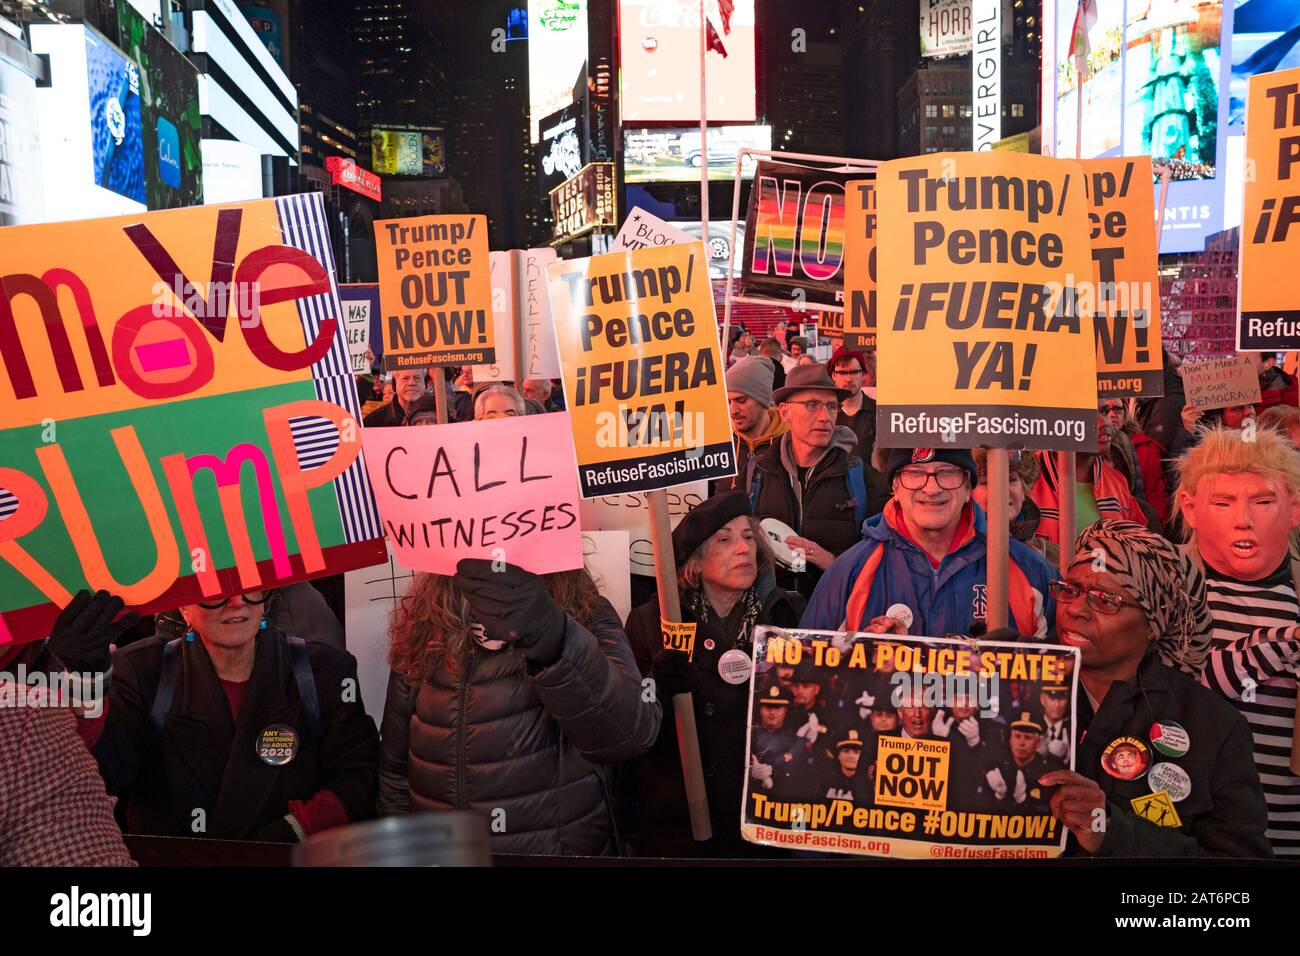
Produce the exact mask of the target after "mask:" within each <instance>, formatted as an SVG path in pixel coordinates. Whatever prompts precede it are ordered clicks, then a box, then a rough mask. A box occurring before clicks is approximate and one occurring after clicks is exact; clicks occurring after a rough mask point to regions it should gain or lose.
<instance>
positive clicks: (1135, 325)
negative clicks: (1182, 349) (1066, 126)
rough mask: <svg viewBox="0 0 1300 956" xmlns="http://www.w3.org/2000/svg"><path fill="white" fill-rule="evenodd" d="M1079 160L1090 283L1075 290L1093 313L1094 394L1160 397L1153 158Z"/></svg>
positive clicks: (1161, 376) (1161, 359)
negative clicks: (1089, 248)
mask: <svg viewBox="0 0 1300 956" xmlns="http://www.w3.org/2000/svg"><path fill="white" fill-rule="evenodd" d="M1079 165H1080V166H1082V167H1083V172H1084V176H1085V178H1084V181H1083V182H1084V186H1085V188H1086V191H1087V194H1088V225H1089V238H1090V239H1091V240H1092V282H1091V284H1089V285H1084V286H1082V287H1081V288H1080V290H1079V299H1080V301H1079V310H1080V311H1081V312H1091V313H1092V320H1093V329H1094V331H1095V334H1096V336H1097V393H1098V396H1099V397H1100V398H1102V399H1107V398H1159V397H1160V396H1161V395H1163V394H1164V393H1165V384H1164V383H1165V376H1164V355H1163V352H1162V350H1161V340H1160V278H1159V276H1158V275H1157V273H1156V270H1157V268H1158V266H1159V262H1158V259H1157V256H1156V242H1157V238H1156V224H1155V219H1154V218H1153V217H1152V215H1151V210H1152V208H1153V206H1154V204H1155V194H1154V189H1153V187H1152V184H1151V183H1152V180H1151V175H1152V174H1151V157H1150V156H1116V157H1112V158H1110V159H1089V160H1084V161H1083V162H1081V163H1080V164H1079Z"/></svg>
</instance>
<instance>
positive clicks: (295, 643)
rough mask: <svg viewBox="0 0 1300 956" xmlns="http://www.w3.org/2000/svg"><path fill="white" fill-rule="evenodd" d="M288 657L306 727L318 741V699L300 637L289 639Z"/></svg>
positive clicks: (309, 662) (305, 651)
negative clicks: (304, 715)
mask: <svg viewBox="0 0 1300 956" xmlns="http://www.w3.org/2000/svg"><path fill="white" fill-rule="evenodd" d="M287 640H288V641H289V657H290V658H291V659H292V660H293V679H294V680H295V681H296V682H297V684H298V700H299V702H300V703H301V704H302V709H303V711H304V712H305V713H306V716H307V726H309V727H310V728H311V732H312V735H313V736H315V737H316V738H317V739H320V698H318V697H317V696H316V678H315V677H313V676H312V672H311V660H310V658H309V657H308V656H307V642H306V641H304V640H303V639H302V638H301V637H289V638H287Z"/></svg>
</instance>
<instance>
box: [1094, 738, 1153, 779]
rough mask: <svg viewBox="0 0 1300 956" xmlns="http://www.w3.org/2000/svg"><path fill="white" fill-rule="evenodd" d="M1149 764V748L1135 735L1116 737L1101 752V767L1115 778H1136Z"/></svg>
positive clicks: (1144, 771)
mask: <svg viewBox="0 0 1300 956" xmlns="http://www.w3.org/2000/svg"><path fill="white" fill-rule="evenodd" d="M1150 766H1151V750H1150V748H1148V747H1147V745H1146V744H1145V743H1143V742H1142V741H1141V740H1139V739H1138V738H1136V737H1116V738H1115V739H1114V740H1112V741H1111V742H1110V743H1108V744H1107V745H1106V749H1105V750H1103V751H1102V752H1101V769H1102V770H1105V771H1106V772H1107V773H1108V774H1110V775H1111V776H1112V777H1114V778H1115V779H1117V780H1136V779H1137V778H1138V777H1140V776H1142V775H1143V774H1144V773H1146V772H1147V769H1148V768H1149V767H1150Z"/></svg>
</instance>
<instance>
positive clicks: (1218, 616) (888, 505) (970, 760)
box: [0, 329, 1300, 864]
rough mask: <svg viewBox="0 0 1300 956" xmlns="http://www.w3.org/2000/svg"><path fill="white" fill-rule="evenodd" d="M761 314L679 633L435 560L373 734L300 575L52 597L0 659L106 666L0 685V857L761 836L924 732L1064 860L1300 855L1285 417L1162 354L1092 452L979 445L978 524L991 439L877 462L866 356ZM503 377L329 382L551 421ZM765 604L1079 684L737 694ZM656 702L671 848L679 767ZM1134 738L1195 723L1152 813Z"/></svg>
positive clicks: (648, 617)
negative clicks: (143, 601)
mask: <svg viewBox="0 0 1300 956" xmlns="http://www.w3.org/2000/svg"><path fill="white" fill-rule="evenodd" d="M783 331H785V333H786V334H785V335H784V336H783V338H784V344H783V342H782V340H781V339H778V338H777V337H769V338H766V339H763V340H761V342H757V343H756V341H755V337H754V336H753V335H751V334H750V333H749V332H747V331H745V330H743V329H739V330H736V334H734V335H733V337H732V338H731V340H730V341H728V342H726V343H724V347H725V350H726V355H727V370H726V390H727V398H728V402H729V409H730V416H731V423H732V428H733V433H734V442H735V451H736V461H737V473H736V475H735V476H734V477H732V478H727V479H721V480H718V481H716V482H714V483H713V486H712V487H711V489H710V492H711V496H710V497H709V498H708V499H707V500H705V501H704V502H703V503H702V504H701V505H699V506H698V507H696V508H695V509H694V510H693V511H691V512H690V513H688V514H687V515H686V516H685V517H684V518H683V519H682V520H681V521H680V523H679V524H678V525H677V527H676V529H675V530H674V532H673V538H672V548H673V552H674V557H675V559H676V566H677V571H678V580H677V588H678V595H677V597H678V600H679V602H680V606H681V614H682V619H683V621H686V622H690V623H693V624H695V625H696V628H697V638H696V645H695V647H696V650H695V652H694V654H693V655H692V656H689V657H688V656H687V655H686V654H685V653H682V652H680V651H674V650H665V649H664V646H663V641H662V637H661V628H660V610H659V603H658V600H657V598H656V599H652V600H651V601H649V602H648V603H645V604H642V605H640V606H638V607H635V608H634V609H633V610H632V612H631V615H630V616H629V617H628V619H627V620H626V621H623V620H620V618H619V615H618V613H617V612H616V611H615V610H614V608H613V607H612V606H611V604H610V603H609V601H607V600H606V599H605V598H604V597H603V596H602V595H601V594H600V592H599V591H598V589H597V587H596V585H595V583H594V582H593V579H592V578H591V576H590V575H588V573H587V572H586V571H584V570H576V571H569V572H563V573H559V574H549V575H536V574H533V573H530V572H528V571H526V570H524V569H522V568H519V567H515V566H514V565H510V564H506V565H505V566H504V567H496V566H494V564H493V562H488V561H481V560H474V559H465V560H462V561H460V563H459V565H458V568H457V573H456V574H455V575H453V576H438V575H429V574H420V575H417V576H416V578H415V581H414V583H413V584H412V586H411V588H410V590H409V592H408V593H407V594H406V595H405V596H404V597H403V598H402V599H400V601H399V602H398V604H397V607H396V610H395V611H394V613H393V615H392V619H391V622H390V633H389V635H388V636H389V638H390V646H389V652H388V663H389V665H390V670H391V674H390V679H389V684H388V688H387V697H386V700H385V704H384V711H383V719H382V722H381V726H380V727H376V726H375V723H374V721H373V720H372V719H371V718H370V717H369V716H367V714H366V711H365V709H364V706H363V702H362V700H361V697H360V689H359V686H358V680H357V669H356V661H355V659H354V658H353V657H352V655H351V654H349V653H348V651H347V650H346V637H347V635H345V634H344V633H343V629H342V628H341V626H340V621H339V620H338V615H339V612H340V608H338V607H337V606H334V607H333V608H332V609H331V606H330V604H329V603H328V602H327V601H326V597H325V596H326V595H328V594H329V593H330V592H329V589H328V588H326V587H319V588H317V587H313V586H312V585H311V584H305V585H295V586H293V587H291V588H285V589H281V590H279V591H269V590H253V591H248V592H246V593H243V594H237V595H233V596H231V597H229V598H225V599H221V600H214V601H211V602H206V603H199V604H194V605H189V606H186V607H181V608H178V609H177V610H176V611H175V612H173V613H171V614H164V615H158V616H157V617H156V619H154V620H153V621H144V622H141V621H138V619H137V617H136V616H135V615H133V614H123V613H122V611H123V604H122V601H121V599H120V598H118V597H116V596H113V595H110V594H107V593H104V592H99V593H97V594H90V593H88V592H82V593H80V594H78V595H76V596H75V597H74V598H73V599H72V601H71V603H69V604H68V605H67V607H66V608H65V609H64V611H63V612H62V614H61V615H60V617H59V618H58V621H57V622H56V624H55V626H54V628H53V631H52V633H51V635H50V637H49V638H48V640H46V641H44V642H38V643H36V644H32V645H25V646H22V647H19V648H17V649H15V650H11V651H8V652H4V651H3V650H0V670H12V669H13V667H14V666H15V665H16V664H18V663H22V664H23V665H24V666H25V667H27V669H28V670H29V671H31V672H36V671H39V670H44V671H46V672H60V671H62V672H67V673H68V674H72V675H89V674H99V675H103V676H104V678H105V679H106V681H107V687H108V697H107V701H106V702H105V703H104V704H103V706H102V707H100V708H99V709H98V711H97V712H96V711H91V710H88V709H86V708H85V707H77V706H69V707H65V708H46V709H44V710H42V709H40V708H26V709H15V708H5V707H0V766H3V767H4V771H3V773H4V778H3V779H6V780H10V781H17V783H11V784H9V786H10V787H16V788H17V790H16V792H15V793H10V792H8V790H5V789H0V863H93V864H128V863H129V856H128V855H127V854H126V852H125V849H124V847H123V845H122V841H121V837H120V834H119V829H120V831H121V832H125V833H128V834H131V833H138V834H156V835H168V836H185V837H213V838H224V839H236V840H257V841H270V842H279V843H295V842H299V841H301V840H303V839H305V838H306V837H307V836H309V835H310V834H312V833H316V832H320V831H322V830H327V829H330V828H333V827H337V826H340V825H343V824H346V823H349V822H353V821H358V820H363V819H366V818H369V817H373V816H376V815H390V814H406V813H414V812H421V811H439V810H448V809H459V810H469V811H472V812H474V813H476V814H479V815H481V816H482V817H483V818H484V820H485V821H486V822H487V823H488V824H489V829H490V832H491V841H492V846H493V848H494V850H496V851H497V852H502V853H534V854H554V855H569V854H572V855H586V854H608V853H635V854H642V855H647V856H649V855H661V856H689V855H709V856H722V857H731V856H760V855H770V854H779V853H780V852H781V851H777V850H773V849H770V848H766V847H759V846H755V845H753V844H750V843H745V842H743V841H742V840H741V839H740V799H739V798H740V797H741V795H742V793H743V791H744V786H745V784H744V781H745V778H746V774H747V773H748V776H749V779H750V781H751V786H754V787H759V788H764V789H765V790H766V791H769V792H772V793H780V792H781V791H782V789H783V788H788V787H791V786H793V785H794V784H793V781H794V780H795V778H796V777H797V778H798V779H799V780H802V781H807V780H814V781H816V783H815V786H814V790H815V791H816V793H814V794H813V796H817V795H819V794H820V795H821V796H824V797H826V798H827V799H831V798H834V799H847V800H850V801H853V802H854V803H863V804H865V803H868V802H870V799H871V796H870V793H871V788H870V780H871V778H872V774H873V773H874V766H875V756H874V754H875V751H874V747H875V742H876V740H877V739H878V737H879V736H880V735H881V734H883V733H899V734H902V735H904V736H912V737H943V738H946V739H948V740H950V741H952V742H953V744H954V746H955V747H957V749H958V751H959V752H960V753H959V756H960V759H956V758H955V759H954V769H953V772H954V773H955V774H958V775H960V776H963V777H965V778H967V780H968V782H969V785H963V787H962V792H963V794H964V795H965V796H964V799H967V800H968V801H970V808H971V809H997V808H998V807H1004V806H1005V807H1010V808H1013V809H1012V812H1030V811H1037V812H1043V813H1050V814H1052V815H1053V816H1055V817H1056V818H1058V819H1059V820H1060V821H1061V823H1062V826H1063V827H1064V828H1065V829H1066V830H1068V832H1069V833H1070V834H1071V837H1070V844H1069V852H1071V853H1077V854H1081V855H1097V856H1112V857H1116V856H1117V857H1163V856H1197V855H1210V856H1235V857H1247V858H1266V857H1270V856H1274V855H1276V856H1279V857H1287V856H1291V857H1300V812H1298V811H1300V777H1297V776H1295V775H1294V774H1292V773H1291V770H1290V760H1291V735H1292V728H1293V726H1294V721H1295V709H1296V672H1297V668H1300V636H1298V633H1297V627H1298V625H1300V597H1298V594H1300V550H1298V549H1297V547H1296V542H1297V538H1298V535H1297V528H1300V452H1298V451H1297V450H1296V449H1297V440H1298V439H1300V409H1297V408H1295V407H1294V406H1290V405H1285V404H1277V403H1276V402H1275V403H1274V407H1270V408H1268V409H1267V410H1261V411H1260V413H1259V414H1256V412H1257V410H1256V409H1255V408H1254V407H1252V406H1242V407H1233V408H1225V409H1217V410H1211V411H1209V412H1201V411H1198V410H1196V409H1193V408H1191V407H1190V406H1187V405H1186V403H1185V400H1184V397H1183V391H1182V386H1181V381H1180V379H1179V377H1178V375H1177V369H1176V366H1177V361H1176V359H1174V357H1173V356H1171V355H1169V354H1168V353H1166V369H1165V383H1164V384H1165V389H1164V395H1163V397H1161V398H1158V399H1144V400H1141V401H1124V400H1116V399H1108V400H1102V401H1100V402H1099V404H1098V408H1097V424H1098V434H1099V440H1098V446H1099V447H1098V451H1097V452H1096V453H1095V454H1094V453H1089V454H1078V455H1077V456H1076V467H1075V469H1074V474H1073V475H1065V474H1062V472H1061V470H1060V468H1059V458H1058V457H1057V456H1056V455H1054V454H1049V453H1043V452H1038V453H1035V452H1032V451H1019V450H1012V451H1011V453H1010V465H1011V467H1010V481H1009V484H1008V494H1009V514H1010V516H1011V521H1010V526H1009V527H1008V528H990V527H989V519H988V514H987V513H986V511H985V507H986V505H987V502H988V495H989V493H990V490H989V487H988V480H987V452H985V451H984V450H979V449H977V450H976V451H975V452H974V453H973V454H972V453H971V452H970V451H967V450H964V449H956V448H891V449H883V448H878V447H877V442H876V438H877V436H876V431H875V429H876V415H875V411H876V401H875V371H876V366H875V357H874V355H872V354H870V353H867V352H862V351H856V350H852V349H846V348H837V349H836V350H835V351H834V352H833V353H832V354H831V355H830V356H829V358H828V359H827V360H825V361H819V360H817V359H815V358H814V357H813V356H812V355H811V354H810V351H809V343H808V341H807V340H806V339H804V338H801V337H799V336H797V335H793V334H790V332H791V331H793V330H789V331H786V330H783ZM444 382H445V384H442V383H444ZM517 384H518V387H517V388H516V383H513V382H501V381H483V382H478V381H476V380H475V370H474V368H473V367H469V366H466V367H465V368H464V369H462V370H460V371H459V372H458V373H457V374H454V375H448V376H443V375H433V374H430V370H427V369H414V370H406V371H401V372H397V373H394V374H393V375H392V376H391V377H389V378H387V379H385V378H383V377H382V376H380V375H378V374H375V375H373V376H367V377H364V378H361V379H359V380H358V389H359V393H360V395H361V398H362V401H363V406H364V408H365V420H364V424H365V427H367V428H372V427H421V426H427V425H431V424H435V423H436V422H438V421H439V419H440V418H442V419H445V420H446V421H449V422H453V423H455V422H467V421H480V420H488V419H494V418H502V417H513V416H520V415H529V414H545V413H548V412H554V411H558V410H561V409H562V408H563V407H564V403H563V391H562V389H561V388H560V386H559V383H558V382H554V381H549V380H529V381H524V382H520V383H517ZM439 388H442V389H443V392H442V394H441V395H440V394H438V391H437V390H438V389H439ZM1261 388H1262V390H1263V392H1264V393H1265V394H1269V395H1273V396H1276V395H1280V394H1286V390H1287V389H1288V388H1289V389H1291V390H1292V391H1291V394H1292V395H1294V380H1293V379H1291V378H1290V377H1289V376H1288V375H1287V374H1286V373H1285V372H1284V371H1282V370H1281V369H1280V368H1278V367H1277V366H1276V361H1275V359H1269V360H1267V361H1266V362H1265V363H1264V367H1263V370H1262V373H1261ZM1063 494H1065V495H1073V497H1074V514H1075V516H1076V519H1075V520H1076V526H1077V538H1076V540H1073V541H1068V540H1067V541H1062V540H1061V535H1060V527H1061V497H1062V495H1063ZM1003 534H1005V535H1007V537H1008V539H1009V552H1010V561H1009V574H1008V582H1007V585H1008V586H1007V591H1008V593H1007V607H1006V608H1005V612H1006V613H1005V620H1007V621H1008V622H1009V623H1010V627H1009V628H1008V629H1007V630H1005V631H1003V632H997V633H995V634H986V623H985V622H986V621H987V619H988V617H989V602H990V600H991V599H992V596H991V595H990V594H989V593H988V588H987V584H988V541H989V536H990V535H1003ZM1099 556H1100V558H1099ZM1062 557H1064V558H1065V559H1066V560H1065V561H1062ZM336 604H337V602H336ZM900 607H901V609H902V611H901V613H900ZM764 625H770V626H775V627H781V628H805V629H820V630H830V631H849V632H853V631H859V632H875V633H880V632H888V633H892V634H910V635H928V636H943V635H959V636H964V637H975V638H980V637H984V638H986V639H993V638H997V639H1001V640H1013V641H1036V642H1046V643H1059V644H1061V645H1065V646H1069V647H1075V648H1078V649H1079V653H1080V665H1079V666H1080V674H1079V678H1080V684H1081V693H1080V694H1079V698H1078V708H1077V710H1076V711H1075V714H1074V719H1073V721H1072V722H1070V721H1063V720H1062V714H1063V713H1064V701H1065V700H1066V698H1067V696H1068V688H1067V687H1066V686H1065V685H1058V684H1052V683H1045V684H1043V685H1042V686H1040V687H1034V688H1032V690H1031V691H1023V693H1021V697H1020V698H1019V699H1016V700H1013V701H1010V702H1009V703H1010V706H1008V707H1006V708H1005V709H1004V710H1003V713H1002V716H999V717H995V718H990V717H987V716H980V715H978V714H977V713H976V712H975V708H973V707H972V706H970V702H969V701H966V700H958V699H952V700H946V701H944V703H943V704H942V706H940V707H933V706H928V705H924V704H920V703H917V702H912V701H903V702H898V701H893V700H891V699H890V697H889V693H888V689H887V688H884V687H873V686H867V685H865V684H854V683H852V682H847V681H846V682H843V683H842V684H841V683H835V682H829V681H828V682H827V683H826V684H825V685H823V683H822V681H821V680H820V679H819V678H818V677H817V675H816V674H814V673H812V672H811V671H810V670H809V669H808V668H807V667H804V668H802V669H801V668H799V667H785V666H782V665H777V666H775V667H767V666H764V667H762V668H760V674H759V678H758V680H757V686H755V687H753V688H751V687H750V686H749V684H750V676H749V671H748V665H749V661H750V656H751V655H752V652H753V632H754V629H755V627H759V626H764ZM142 632H146V633H147V634H148V635H150V636H140V635H141V633H142ZM1022 690H1023V689H1022ZM681 694H688V695H690V696H691V697H692V698H693V702H694V710H695V715H696V721H697V733H698V738H699V749H700V757H701V763H702V766H703V771H704V784H705V790H706V793H707V797H708V806H709V810H710V814H711V817H712V821H711V822H712V827H713V832H714V837H713V839H712V840H710V841H708V842H705V843H698V842H697V841H695V840H694V839H693V838H692V833H691V826H690V820H689V808H688V803H687V795H686V789H685V785H684V783H683V779H682V770H681V765H680V762H679V759H678V749H677V736H678V727H677V726H676V720H675V717H674V713H673V707H672V704H671V701H672V699H673V698H674V697H675V696H676V695H681ZM69 703H70V704H71V702H69ZM751 721H752V723H753V726H754V734H753V745H752V750H749V751H748V753H749V763H748V764H747V763H746V756H747V737H748V725H749V724H750V722H751ZM1154 726H1170V727H1177V728H1178V729H1179V732H1180V733H1181V734H1183V736H1184V737H1185V739H1187V740H1189V741H1191V745H1190V747H1187V748H1185V754H1184V755H1183V757H1182V759H1180V766H1181V768H1182V770H1181V772H1182V773H1183V774H1184V775H1185V777H1186V779H1187V781H1188V785H1189V787H1190V789H1189V791H1188V792H1187V793H1186V794H1184V797H1185V799H1182V800H1180V801H1179V802H1178V804H1177V810H1178V818H1179V821H1180V822H1179V825H1178V826H1167V825H1157V824H1156V823H1154V822H1153V821H1152V820H1150V819H1141V818H1139V815H1138V812H1137V810H1136V809H1135V807H1134V798H1135V796H1137V795H1139V794H1140V793H1141V792H1142V791H1143V790H1144V785H1143V784H1141V783H1139V782H1136V781H1135V779H1134V778H1133V777H1131V776H1128V775H1127V773H1126V772H1122V771H1123V769H1124V767H1126V766H1128V765H1127V764H1125V763H1124V762H1125V761H1129V760H1131V759H1132V758H1133V754H1131V753H1128V752H1127V751H1125V752H1123V753H1121V752H1120V750H1123V749H1124V748H1122V747H1121V748H1119V749H1118V750H1117V749H1115V748H1111V747H1108V746H1107V745H1108V744H1109V743H1111V742H1113V741H1118V740H1123V739H1128V738H1134V739H1136V740H1139V741H1145V740H1148V738H1149V736H1150V734H1151V733H1152V732H1153V727H1154ZM1071 748H1073V749H1074V752H1075V753H1076V754H1077V759H1076V761H1075V764H1074V767H1075V769H1073V770H1070V769H1067V768H1068V766H1069V764H1068V760H1067V754H1068V753H1070V752H1071ZM56 765H57V767H58V772H57V774H51V773H50V772H49V768H50V767H52V766H56ZM37 780H39V781H40V786H36V785H35V783H34V781H37ZM113 798H116V801H114V799H113ZM1017 808H1019V809H1017ZM1098 814H1100V815H1101V816H1102V817H1103V818H1104V819H1105V821H1106V825H1105V826H1103V827H1100V828H1099V827H1097V826H1096V825H1095V824H1096V820H1097V819H1098Z"/></svg>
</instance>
